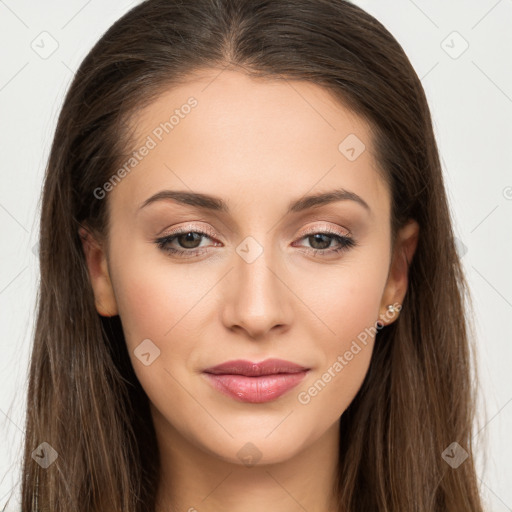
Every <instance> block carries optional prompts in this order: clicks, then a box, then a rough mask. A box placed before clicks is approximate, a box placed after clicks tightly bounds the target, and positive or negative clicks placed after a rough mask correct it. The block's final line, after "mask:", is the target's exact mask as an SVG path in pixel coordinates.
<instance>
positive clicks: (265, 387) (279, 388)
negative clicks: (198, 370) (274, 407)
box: [205, 370, 309, 404]
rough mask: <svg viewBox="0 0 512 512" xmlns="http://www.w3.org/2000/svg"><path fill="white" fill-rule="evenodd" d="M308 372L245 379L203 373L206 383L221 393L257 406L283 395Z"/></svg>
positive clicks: (236, 376)
mask: <svg viewBox="0 0 512 512" xmlns="http://www.w3.org/2000/svg"><path fill="white" fill-rule="evenodd" d="M308 371H309V370H305V371H303V372H298V373H278V374H274V375H261V376H259V377H246V376H244V375H231V374H230V375H227V374H223V375H214V374H212V373H205V375H206V377H207V378H208V381H209V382H210V383H211V384H212V385H213V386H214V387H215V388H216V389H217V390H218V391H220V392H221V393H224V394H225V395H227V396H230V397H232V398H234V399H235V400H238V401H240V402H249V403H253V404H259V403H263V402H270V401H271V400H275V399H276V398H279V397H280V396H281V395H284V394H285V393H286V392H287V391H289V390H290V389H292V388H294V387H295V386H297V384H299V382H300V381H301V380H302V379H304V377H305V376H306V374H307V373H308Z"/></svg>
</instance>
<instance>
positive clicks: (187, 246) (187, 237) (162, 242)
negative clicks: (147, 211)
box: [155, 229, 212, 258]
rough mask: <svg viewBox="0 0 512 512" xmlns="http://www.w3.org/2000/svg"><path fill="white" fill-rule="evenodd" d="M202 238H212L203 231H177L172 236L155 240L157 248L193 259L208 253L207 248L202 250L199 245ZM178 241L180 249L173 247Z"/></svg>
mask: <svg viewBox="0 0 512 512" xmlns="http://www.w3.org/2000/svg"><path fill="white" fill-rule="evenodd" d="M202 238H210V239H211V238H212V237H211V236H210V234H209V233H205V232H203V231H193V230H191V229H183V230H181V231H176V232H174V233H172V234H170V235H166V236H163V237H161V238H158V239H157V240H155V243H156V244H157V246H158V247H159V248H160V249H161V250H162V251H164V252H167V253H169V254H173V255H176V256H179V257H184V258H187V257H193V256H200V255H201V254H204V253H205V252H206V248H204V247H203V248H201V246H200V245H199V244H200V243H201V242H202ZM174 241H176V242H178V243H179V246H178V247H172V246H171V244H172V243H173V242H174Z"/></svg>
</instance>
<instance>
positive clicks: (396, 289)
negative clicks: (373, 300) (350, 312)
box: [379, 219, 420, 325]
mask: <svg viewBox="0 0 512 512" xmlns="http://www.w3.org/2000/svg"><path fill="white" fill-rule="evenodd" d="M419 230H420V226H419V224H418V223H417V222H416V221H415V220H414V219H410V220H409V221H408V222H407V223H406V224H405V226H403V227H402V228H401V229H400V230H399V232H398V234H397V239H396V243H395V248H394V250H393V256H392V260H391V264H390V268H389V273H388V280H387V282H386V286H385V288H384V293H383V295H382V301H381V305H380V315H379V323H380V324H382V325H388V324H390V323H392V322H394V321H395V320H396V318H398V314H399V311H396V309H395V313H394V315H393V314H392V313H390V312H388V311H387V306H388V305H389V304H393V305H395V307H396V305H397V304H400V305H402V302H403V300H404V297H405V293H406V292H407V285H408V282H409V277H408V272H409V265H410V264H411V261H412V258H413V256H414V253H415V251H416V246H417V245H418V235H419Z"/></svg>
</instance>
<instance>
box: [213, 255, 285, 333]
mask: <svg viewBox="0 0 512 512" xmlns="http://www.w3.org/2000/svg"><path fill="white" fill-rule="evenodd" d="M253 249H254V248H253ZM233 261H234V269H233V270H232V271H231V272H229V275H228V276H227V279H226V280H225V283H224V288H223V294H222V295H223V299H222V300H223V312H222V321H223V323H224V325H225V326H226V327H227V328H228V329H230V330H232V331H236V330H238V331H244V332H245V335H246V336H248V337H250V338H253V339H263V338H265V337H268V336H269V333H271V332H272V331H276V332H277V331H284V330H287V329H288V328H289V327H290V325H291V318H292V307H291V302H290V301H291V296H293V294H292V292H291V291H290V290H289V288H288V287H287V286H286V284H285V283H286V281H287V279H286V275H285V272H284V266H283V265H282V264H281V263H280V261H282V260H280V261H278V258H272V255H271V251H270V250H269V249H265V248H264V249H263V252H262V253H261V254H260V255H259V256H257V257H256V259H255V260H254V261H251V260H250V259H249V260H246V259H244V258H243V257H241V256H239V255H238V254H234V255H233Z"/></svg>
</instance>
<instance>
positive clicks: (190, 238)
mask: <svg viewBox="0 0 512 512" xmlns="http://www.w3.org/2000/svg"><path fill="white" fill-rule="evenodd" d="M183 239H185V243H184V245H183V244H182V240H183ZM178 240H179V242H180V245H182V246H183V247H185V248H187V249H195V248H196V247H198V245H197V244H196V245H194V242H197V241H199V243H200V242H201V235H200V234H199V233H194V232H192V231H189V232H188V233H184V234H182V235H180V236H179V237H178ZM190 243H191V244H192V245H189V244H190Z"/></svg>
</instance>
